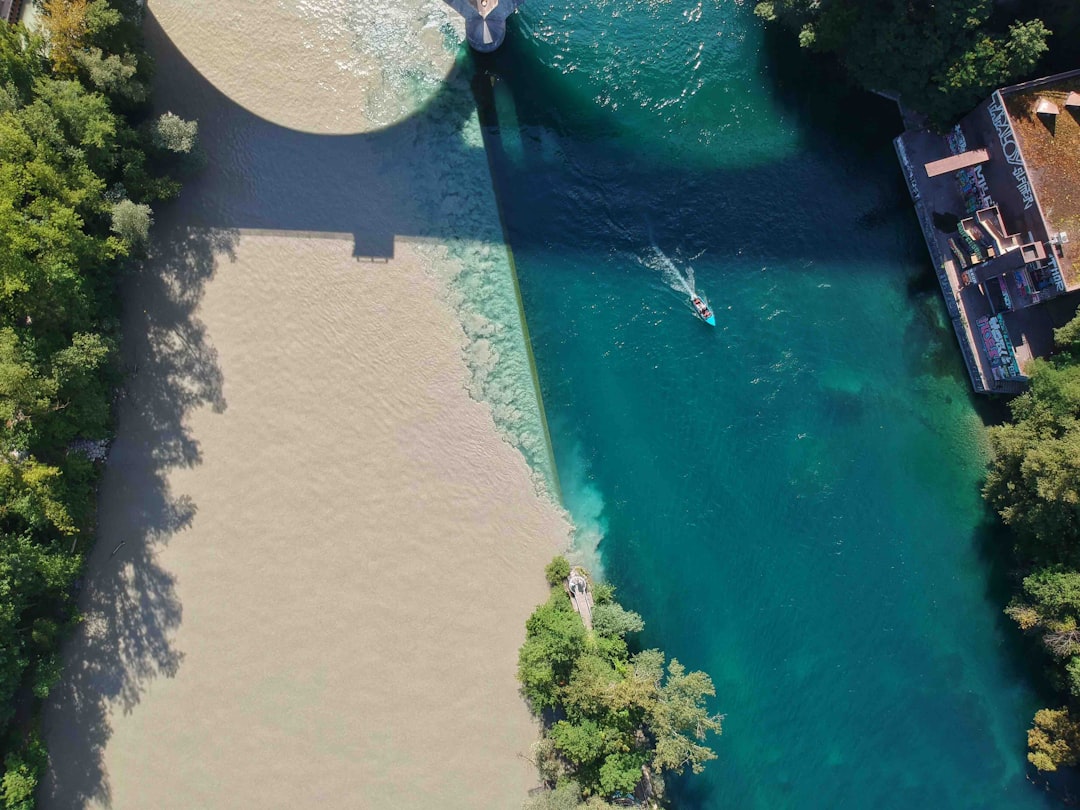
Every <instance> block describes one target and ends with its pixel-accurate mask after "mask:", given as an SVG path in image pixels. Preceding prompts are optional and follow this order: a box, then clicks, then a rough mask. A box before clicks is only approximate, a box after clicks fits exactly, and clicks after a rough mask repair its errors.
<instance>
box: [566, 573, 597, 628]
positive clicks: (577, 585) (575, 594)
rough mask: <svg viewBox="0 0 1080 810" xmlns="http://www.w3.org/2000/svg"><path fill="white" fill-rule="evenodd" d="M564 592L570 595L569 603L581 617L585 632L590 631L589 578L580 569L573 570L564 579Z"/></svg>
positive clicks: (591, 603) (591, 598) (590, 597)
mask: <svg viewBox="0 0 1080 810" xmlns="http://www.w3.org/2000/svg"><path fill="white" fill-rule="evenodd" d="M566 590H567V591H569V593H570V602H571V603H572V604H573V605H574V610H576V611H577V612H578V615H579V616H581V621H582V623H583V624H584V625H585V629H586V630H592V608H593V597H592V591H591V590H590V589H589V578H588V577H587V576H585V572H584V571H583V570H582V569H580V568H575V569H573V570H572V571H571V572H570V576H568V577H567V578H566Z"/></svg>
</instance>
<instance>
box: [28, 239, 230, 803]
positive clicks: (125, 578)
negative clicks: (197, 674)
mask: <svg viewBox="0 0 1080 810" xmlns="http://www.w3.org/2000/svg"><path fill="white" fill-rule="evenodd" d="M235 242H236V234H235V232H231V231H220V230H217V231H207V230H192V229H183V228H177V227H174V228H171V229H162V231H159V233H158V245H159V249H158V250H156V251H155V255H154V256H152V257H151V259H150V261H149V262H148V263H147V266H146V267H145V268H142V269H140V270H138V271H136V272H135V273H134V274H133V276H132V277H131V278H129V279H128V280H127V282H126V286H127V288H128V289H127V290H126V291H125V303H126V305H127V313H126V315H125V331H126V334H127V335H128V340H127V342H126V344H125V353H124V362H125V365H126V366H127V371H128V372H129V374H130V377H129V379H128V382H127V384H126V386H125V387H124V389H123V390H122V391H121V392H120V401H119V404H118V412H119V413H118V415H119V430H118V434H117V439H116V442H115V443H114V445H113V447H112V452H111V454H110V458H109V464H108V466H107V467H106V470H105V473H104V476H103V478H102V482H101V497H100V504H101V512H100V515H99V523H98V537H97V545H96V547H95V549H94V551H93V553H92V555H91V558H90V561H89V564H88V567H87V571H88V575H87V579H86V580H85V582H84V583H82V594H81V598H80V609H81V611H82V614H83V616H84V622H83V624H82V626H81V627H80V628H79V630H78V631H77V633H76V636H75V638H73V639H72V640H71V641H70V642H69V644H68V646H67V649H66V651H65V653H66V654H65V661H64V664H65V669H64V675H63V678H62V681H61V683H60V685H59V686H58V687H57V688H56V690H55V691H54V692H53V694H52V695H51V696H50V699H49V701H48V705H47V708H46V715H45V716H46V721H45V726H46V728H45V730H46V734H47V735H48V737H49V745H50V771H49V774H48V776H47V779H46V782H45V784H44V785H43V788H42V791H41V796H40V798H41V799H42V801H43V804H46V805H48V806H56V807H77V806H83V805H85V804H86V803H87V802H90V801H96V802H99V803H101V804H105V805H108V804H110V803H111V795H110V788H109V782H108V778H107V774H106V773H105V770H104V765H103V757H104V750H105V746H106V745H107V743H108V741H109V737H110V736H111V733H112V730H111V724H110V716H111V715H112V713H113V712H116V711H123V712H124V713H128V712H130V711H132V709H133V708H134V707H135V706H136V705H137V704H138V703H139V701H140V699H141V697H142V695H143V693H144V691H145V690H146V688H147V684H148V683H149V681H151V680H152V679H154V678H157V677H160V676H165V677H172V676H173V675H175V674H176V672H177V670H178V668H179V666H180V663H181V661H182V660H183V653H182V652H181V651H179V650H178V649H177V648H176V647H175V645H174V643H173V640H172V636H173V634H174V633H175V631H176V629H177V627H178V626H179V624H180V620H181V616H182V610H181V605H180V600H179V599H178V598H177V595H176V580H175V577H174V576H173V575H172V574H171V573H169V572H168V571H167V570H165V569H164V568H163V567H162V566H161V565H160V564H159V562H158V560H157V555H158V552H159V551H160V549H161V548H162V546H164V545H165V544H167V543H168V542H169V540H170V538H171V537H172V536H173V535H174V534H175V533H177V532H179V531H181V530H183V529H185V528H186V527H188V526H189V525H190V524H191V521H192V519H193V518H194V516H195V512H196V507H195V504H194V503H192V502H191V500H190V499H189V498H186V497H184V496H182V495H181V496H177V495H175V494H174V493H173V492H171V491H170V488H169V484H168V475H169V472H170V471H171V470H173V469H175V468H180V467H191V466H193V465H195V464H198V463H199V461H200V458H201V451H200V448H199V444H198V442H197V441H196V440H195V439H194V438H193V437H192V435H191V434H190V432H189V431H188V429H187V428H186V426H185V419H186V416H187V414H188V413H189V412H190V411H192V410H193V409H196V408H201V407H204V406H209V407H211V408H213V409H214V410H215V411H216V412H221V411H224V410H225V398H224V395H223V393H222V375H221V371H220V369H219V367H218V363H217V356H216V352H215V350H214V348H213V346H212V344H211V343H210V341H209V339H208V337H207V334H206V329H205V327H204V325H203V324H202V322H201V321H200V320H199V319H198V318H197V317H196V316H195V314H194V313H195V309H196V307H197V305H198V303H199V300H200V298H201V296H202V290H203V287H204V285H205V283H206V281H207V280H208V279H209V278H210V277H211V276H212V275H213V273H214V269H215V257H216V256H222V255H224V256H231V255H232V251H233V248H234V245H235ZM151 313H152V315H151Z"/></svg>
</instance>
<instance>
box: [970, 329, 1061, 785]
mask: <svg viewBox="0 0 1080 810" xmlns="http://www.w3.org/2000/svg"><path fill="white" fill-rule="evenodd" d="M1054 339H1055V342H1056V344H1057V351H1056V352H1055V353H1054V355H1053V357H1052V358H1050V359H1047V360H1036V361H1035V362H1034V363H1033V365H1032V367H1031V369H1030V375H1031V388H1030V390H1029V391H1028V392H1027V393H1025V394H1024V395H1022V396H1020V397H1017V398H1016V399H1015V400H1013V402H1012V403H1011V406H1010V407H1011V409H1012V415H1013V421H1012V423H1011V424H1005V425H1001V426H999V427H995V428H993V429H992V430H991V433H990V442H991V449H992V451H993V460H992V462H991V465H990V470H989V474H988V476H987V481H986V488H985V491H984V494H985V496H986V499H987V501H989V503H990V504H991V505H992V506H993V507H994V508H995V509H996V510H997V511H998V513H999V514H1000V515H1001V517H1002V518H1003V519H1004V521H1005V522H1006V523H1007V524H1009V525H1010V526H1012V527H1013V529H1015V532H1016V537H1017V555H1018V557H1019V560H1020V564H1021V566H1022V570H1023V572H1024V573H1025V574H1026V575H1025V576H1024V578H1023V583H1022V586H1021V588H1020V591H1019V593H1017V594H1016V596H1015V597H1014V598H1013V600H1012V602H1011V603H1010V604H1009V606H1008V608H1006V611H1005V612H1006V613H1007V614H1008V615H1009V616H1011V617H1012V618H1013V619H1014V620H1015V621H1016V622H1017V624H1018V625H1019V626H1020V627H1021V628H1022V629H1023V630H1024V631H1026V632H1028V633H1031V634H1035V635H1037V637H1038V638H1039V639H1040V641H1041V643H1042V646H1043V647H1044V648H1045V649H1046V651H1047V653H1048V654H1049V657H1050V660H1051V662H1052V676H1053V680H1054V682H1055V683H1056V685H1057V686H1058V687H1059V688H1060V689H1061V691H1062V692H1063V693H1065V694H1066V695H1067V696H1068V699H1069V702H1070V703H1071V704H1072V709H1073V714H1072V715H1071V714H1070V708H1069V707H1065V708H1062V709H1060V710H1055V711H1051V710H1049V709H1046V710H1043V711H1040V712H1039V713H1038V714H1037V715H1036V716H1035V726H1034V728H1032V730H1031V731H1030V732H1029V733H1028V742H1029V745H1030V747H1031V753H1030V754H1029V755H1028V759H1030V760H1031V762H1032V763H1033V764H1034V765H1035V766H1036V767H1037V768H1039V769H1040V770H1046V771H1050V770H1055V769H1056V768H1057V767H1058V766H1059V765H1075V764H1077V761H1078V760H1080V715H1077V714H1076V707H1077V706H1080V703H1078V702H1077V701H1078V700H1080V316H1078V317H1077V318H1074V319H1073V320H1072V321H1071V322H1070V323H1069V324H1067V325H1066V326H1065V327H1063V328H1061V329H1058V330H1057V331H1056V332H1055V333H1054ZM1074 715H1075V716H1074Z"/></svg>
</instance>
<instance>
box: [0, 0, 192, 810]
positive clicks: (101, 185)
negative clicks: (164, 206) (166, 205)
mask: <svg viewBox="0 0 1080 810" xmlns="http://www.w3.org/2000/svg"><path fill="white" fill-rule="evenodd" d="M40 9H41V17H40V20H41V25H40V30H35V31H30V30H28V29H26V28H25V27H23V26H21V25H0V744H2V751H0V758H2V759H3V764H4V775H3V779H2V782H0V803H2V806H3V807H4V808H6V809H7V810H15V809H16V808H18V810H29V808H31V807H33V802H34V792H35V790H36V786H37V783H38V780H39V778H40V775H41V772H42V769H43V768H44V765H45V761H46V753H45V750H44V747H43V745H42V743H41V740H40V738H39V735H38V732H37V714H38V710H39V707H40V702H41V700H42V699H44V698H45V697H46V696H47V695H48V694H49V691H50V690H51V688H52V687H53V685H54V684H55V683H56V682H57V680H58V678H59V672H60V666H59V653H58V651H59V645H60V641H61V639H62V638H63V636H64V634H65V632H67V631H68V630H69V629H70V628H71V627H72V625H73V624H74V622H75V621H76V618H77V617H76V614H75V586H76V581H77V579H78V577H79V576H80V573H81V571H82V566H83V559H84V556H85V555H86V552H87V551H88V550H89V548H90V546H91V544H92V542H93V530H94V494H95V487H96V480H97V474H98V467H97V463H96V461H97V460H100V458H101V457H102V449H103V448H104V446H105V445H106V444H107V442H108V440H109V439H110V438H111V435H112V397H113V390H114V388H115V386H116V384H117V382H118V371H117V368H116V363H115V359H116V347H117V345H118V341H119V337H120V336H119V331H118V301H117V294H116V290H117V283H118V280H119V278H120V274H121V272H122V271H123V269H124V268H125V267H126V266H127V264H128V263H130V261H131V260H133V259H136V258H138V257H139V256H141V255H142V252H143V251H144V250H145V247H146V244H147V241H148V239H149V233H150V225H151V223H152V221H153V219H152V206H153V205H155V204H157V203H158V201H160V200H164V199H167V198H169V197H171V196H173V195H175V194H176V193H177V191H178V189H179V184H178V183H177V181H176V180H175V179H173V178H172V177H171V176H170V174H172V173H175V172H177V171H181V170H183V168H184V166H185V165H186V162H187V161H189V160H190V158H191V156H192V155H191V153H192V150H193V147H194V137H195V124H194V122H181V123H180V124H177V123H176V121H174V120H172V119H175V118H176V117H175V116H172V118H169V117H167V116H166V117H162V118H155V117H154V116H153V115H152V114H151V111H150V108H149V106H148V103H149V97H150V92H149V89H150V85H149V80H150V76H151V72H152V65H151V62H150V58H149V57H148V56H147V54H146V52H145V51H144V49H143V45H142V35H141V21H142V20H141V13H142V11H141V5H140V4H139V3H138V2H136V0H43V2H42V3H41V6H40ZM177 120H179V119H177ZM87 448H91V450H90V452H87Z"/></svg>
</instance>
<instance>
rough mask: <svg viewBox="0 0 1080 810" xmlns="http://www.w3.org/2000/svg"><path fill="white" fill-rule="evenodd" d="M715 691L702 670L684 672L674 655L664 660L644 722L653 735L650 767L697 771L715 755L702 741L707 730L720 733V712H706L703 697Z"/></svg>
mask: <svg viewBox="0 0 1080 810" xmlns="http://www.w3.org/2000/svg"><path fill="white" fill-rule="evenodd" d="M715 695H716V689H715V688H714V687H713V683H712V679H711V678H709V676H708V675H706V674H705V673H704V672H687V671H686V668H685V667H683V665H682V664H680V663H679V662H678V661H677V660H675V659H674V658H673V659H671V663H669V664H668V674H667V680H666V681H665V683H664V685H663V686H662V687H661V688H660V694H659V698H658V700H657V701H656V703H655V704H653V707H652V711H651V712H650V715H649V719H648V725H649V729H650V730H651V731H652V733H653V734H655V735H656V753H655V756H654V757H653V767H655V768H656V769H657V770H658V771H676V772H681V771H682V770H684V769H685V768H686V767H687V766H689V767H690V770H691V771H693V772H694V773H701V771H702V770H703V769H704V767H705V763H706V762H708V761H709V760H710V759H716V754H715V753H714V752H713V751H712V749H710V748H708V747H707V746H705V745H703V744H702V742H703V741H704V740H705V739H706V738H707V736H708V734H709V732H714V733H716V734H719V733H720V730H721V726H720V723H721V720H722V719H723V718H722V717H721V715H718V714H710V713H709V711H708V709H707V708H706V706H705V698H706V697H713V696H715Z"/></svg>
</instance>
